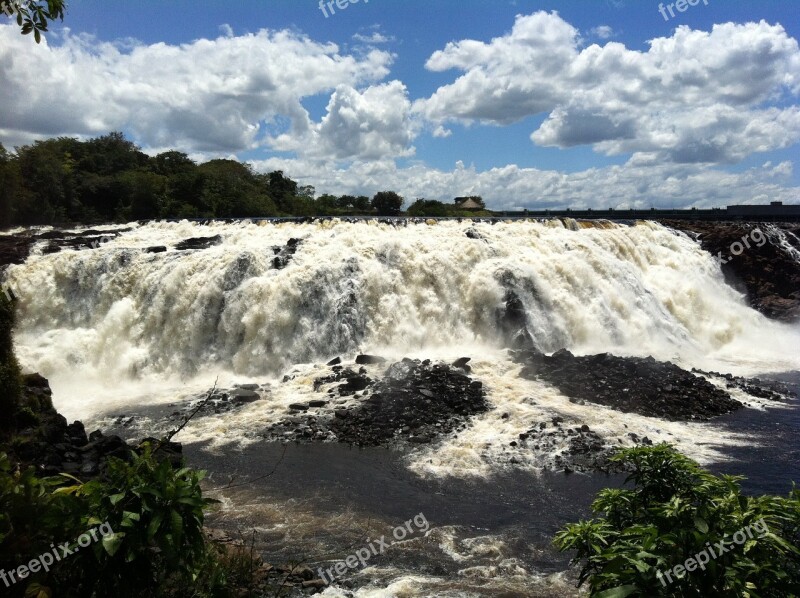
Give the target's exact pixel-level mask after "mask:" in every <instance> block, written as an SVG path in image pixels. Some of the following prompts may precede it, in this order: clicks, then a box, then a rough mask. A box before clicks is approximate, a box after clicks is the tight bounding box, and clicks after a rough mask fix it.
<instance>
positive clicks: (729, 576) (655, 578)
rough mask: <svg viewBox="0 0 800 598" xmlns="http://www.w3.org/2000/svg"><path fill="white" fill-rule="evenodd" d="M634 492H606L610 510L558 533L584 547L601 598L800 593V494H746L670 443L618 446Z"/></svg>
mask: <svg viewBox="0 0 800 598" xmlns="http://www.w3.org/2000/svg"><path fill="white" fill-rule="evenodd" d="M613 460H614V461H616V462H617V463H620V464H621V465H624V466H626V467H627V468H628V469H630V470H631V472H632V473H631V474H630V475H629V477H628V482H632V483H633V487H631V488H622V489H615V488H606V489H605V490H602V491H601V492H600V493H599V495H598V496H597V499H596V500H595V502H594V504H593V505H592V509H593V511H594V512H595V513H598V514H600V515H602V517H601V518H597V519H593V520H591V521H581V522H579V523H573V524H570V525H567V526H566V527H565V528H564V529H563V530H561V531H560V532H559V533H558V534H557V535H556V538H555V542H556V545H557V547H558V548H559V549H560V550H562V551H566V550H576V551H577V556H576V558H577V560H579V561H581V562H582V564H583V566H582V569H581V572H580V584H581V585H582V584H583V583H585V582H588V584H589V587H590V589H591V595H592V596H596V597H598V598H624V597H626V596H676V597H678V596H680V597H683V596H705V597H715V596H719V597H722V596H745V597H747V596H750V597H753V598H756V597H762V598H763V597H766V596H774V597H779V596H798V595H800V549H798V547H800V490H798V489H796V488H793V489H792V491H791V493H790V494H789V496H788V497H785V498H784V497H778V496H757V497H753V496H746V495H744V494H742V491H741V488H740V486H739V482H740V481H741V480H742V479H743V478H742V477H738V476H727V475H722V476H715V475H713V474H711V473H709V472H707V471H705V470H703V469H702V468H701V467H700V466H699V465H698V464H697V463H695V462H694V461H692V460H691V459H689V458H688V457H685V456H684V455H682V454H680V453H678V452H677V451H676V450H675V449H674V448H672V447H670V446H668V445H659V446H655V447H636V448H631V449H624V450H621V451H619V452H618V453H617V454H616V455H615V456H614V457H613Z"/></svg>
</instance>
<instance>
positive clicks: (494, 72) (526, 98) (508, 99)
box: [414, 12, 800, 164]
mask: <svg viewBox="0 0 800 598" xmlns="http://www.w3.org/2000/svg"><path fill="white" fill-rule="evenodd" d="M580 44H581V40H580V36H579V34H578V31H577V30H576V29H575V28H574V27H572V25H570V24H569V23H567V22H566V21H564V20H563V19H562V18H561V17H560V16H559V15H558V13H556V12H552V13H546V12H537V13H535V14H532V15H528V16H519V17H517V20H516V22H515V24H514V27H513V29H512V30H511V32H509V33H508V34H506V35H504V36H502V37H499V38H496V39H493V40H491V42H489V43H484V42H481V41H474V40H463V41H459V42H455V43H449V44H447V46H446V47H445V48H444V50H441V51H437V52H435V53H434V54H433V55H431V57H430V58H429V60H428V62H427V64H426V67H427V68H428V69H429V70H431V71H437V72H438V71H446V70H449V69H457V70H460V71H463V74H462V75H461V76H459V77H458V78H457V79H456V80H455V81H453V82H452V83H450V84H448V85H445V86H442V87H440V88H439V89H438V90H437V91H436V92H435V93H434V94H433V95H432V96H431V97H429V98H427V99H424V100H419V101H417V102H416V103H415V108H414V109H415V111H417V112H419V113H421V114H423V115H424V116H425V117H426V118H428V119H429V120H431V121H433V122H435V123H443V122H447V121H461V122H474V121H478V122H482V123H486V124H494V125H505V124H509V123H512V122H515V121H519V120H522V119H523V118H526V117H528V116H532V115H536V114H547V118H546V119H545V121H544V122H543V123H542V125H541V126H540V127H539V129H537V130H536V131H534V132H533V134H532V135H531V139H532V140H533V142H534V143H537V144H539V145H542V146H551V147H559V148H567V147H573V146H576V145H594V147H595V149H596V150H597V151H600V152H603V153H605V154H609V155H614V154H625V153H636V152H642V153H652V154H656V155H657V157H658V159H661V160H669V161H672V162H676V163H683V162H696V163H717V164H719V163H730V162H736V161H739V160H741V159H742V158H744V157H746V156H748V155H750V154H752V153H754V152H762V151H769V150H774V149H784V148H787V147H789V146H791V145H793V144H795V143H797V142H798V141H800V106H798V105H797V97H798V96H800V49H798V44H797V41H796V40H794V39H792V38H790V37H789V36H788V35H787V33H786V31H785V30H784V29H783V27H781V26H780V25H769V24H767V23H765V22H763V21H762V22H760V23H747V24H744V25H737V24H732V23H728V24H723V25H716V26H714V28H713V30H712V31H711V32H703V31H693V30H691V29H689V28H688V27H685V26H682V27H679V28H677V29H676V30H675V33H674V34H673V36H672V37H669V38H658V39H655V40H652V41H651V42H650V49H649V50H648V51H647V52H640V51H636V50H629V49H628V48H626V47H625V46H624V45H622V44H620V43H614V42H612V43H608V44H606V45H604V46H599V45H596V44H593V45H591V46H589V47H586V48H584V49H580ZM792 102H794V104H792ZM787 103H788V104H789V105H788V106H787Z"/></svg>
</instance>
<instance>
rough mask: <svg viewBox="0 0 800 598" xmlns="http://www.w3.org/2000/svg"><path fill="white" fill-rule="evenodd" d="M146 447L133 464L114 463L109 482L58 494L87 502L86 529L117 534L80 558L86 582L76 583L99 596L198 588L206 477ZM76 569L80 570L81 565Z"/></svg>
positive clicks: (207, 502) (202, 561)
mask: <svg viewBox="0 0 800 598" xmlns="http://www.w3.org/2000/svg"><path fill="white" fill-rule="evenodd" d="M157 456H158V455H157V453H156V454H155V455H154V453H153V447H151V446H149V445H147V446H146V447H145V451H144V453H143V454H142V455H136V454H133V455H132V459H131V462H130V463H127V462H125V461H122V460H120V459H111V460H109V463H108V470H107V472H106V478H107V480H106V481H102V482H101V481H92V482H88V483H86V484H81V485H75V486H70V487H65V488H60V489H58V490H56V492H57V493H64V494H72V495H74V496H76V497H79V498H80V499H82V500H85V501H86V503H87V505H86V510H85V511H84V513H83V514H82V515H81V517H80V521H81V527H82V529H90V528H92V527H95V526H98V525H100V524H104V523H105V524H107V525H108V526H109V527H110V528H111V529H112V530H113V532H114V533H113V534H109V535H108V536H106V537H104V538H103V541H102V544H97V545H95V546H94V547H93V551H91V552H84V553H82V554H81V555H78V556H79V558H80V559H81V561H82V562H81V563H80V566H79V569H80V579H73V580H72V581H73V584H71V585H77V586H80V587H81V588H83V591H84V592H88V591H89V590H91V591H94V592H96V593H97V595H101V596H111V595H113V596H136V597H139V596H150V595H153V596H157V595H169V593H170V589H176V590H180V591H179V592H178V594H179V595H180V594H182V592H183V589H185V587H186V585H187V584H188V585H189V586H194V585H195V583H194V582H195V581H196V580H197V579H198V578H199V577H200V573H201V570H202V569H203V568H204V567H205V566H207V565H208V559H209V555H208V553H207V550H206V539H205V537H204V535H203V519H204V509H206V508H207V507H208V506H209V505H210V504H212V503H214V502H215V501H213V500H211V499H207V498H203V493H202V490H201V488H200V480H201V479H202V478H203V476H204V474H203V473H202V472H198V471H195V470H193V469H190V468H183V469H180V470H177V471H176V470H175V469H173V467H172V465H171V464H170V462H169V461H168V460H167V459H161V460H159V459H158V458H157ZM76 564H77V563H76Z"/></svg>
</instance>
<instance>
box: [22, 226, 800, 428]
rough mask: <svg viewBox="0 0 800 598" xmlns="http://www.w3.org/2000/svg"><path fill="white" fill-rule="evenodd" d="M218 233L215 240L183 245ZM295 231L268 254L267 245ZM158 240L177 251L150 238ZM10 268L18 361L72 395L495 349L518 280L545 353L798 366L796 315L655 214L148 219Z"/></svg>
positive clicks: (729, 367) (737, 368)
mask: <svg viewBox="0 0 800 598" xmlns="http://www.w3.org/2000/svg"><path fill="white" fill-rule="evenodd" d="M470 229H471V230H472V231H473V232H472V233H470V236H467V234H466V233H467V231H469V230H470ZM212 235H220V236H221V238H222V241H221V243H220V244H218V245H216V246H213V247H210V248H208V249H202V250H192V251H177V250H175V249H174V246H175V244H176V243H178V242H180V241H182V240H185V239H187V238H190V237H200V236H212ZM292 238H294V239H300V240H301V243H300V245H299V247H298V249H297V252H296V253H295V255H294V256H293V258H292V259H291V261H290V262H289V264H288V265H287V266H286V267H285V268H283V269H275V268H274V267H273V259H274V251H273V247H282V246H285V245H286V244H287V242H288V241H289V240H290V239H292ZM155 245H164V246H167V247H168V251H166V252H164V253H147V252H145V251H144V250H145V249H146V248H147V247H150V246H155ZM7 282H8V283H9V284H10V285H11V286H12V287H13V288H14V289H15V290H16V294H17V295H18V296H19V299H20V309H19V314H18V326H17V333H16V342H17V346H18V351H19V354H20V357H21V360H22V362H23V365H25V366H26V367H28V368H30V369H32V370H36V371H40V372H41V373H43V374H44V375H45V376H47V377H48V378H51V380H52V382H53V384H54V386H55V388H56V391H57V396H58V397H60V399H59V400H60V401H61V404H60V406H61V407H62V408H64V406H65V404H67V405H69V404H71V403H72V402H79V403H81V404H83V403H85V399H84V397H85V396H86V394H87V393H88V394H92V396H95V397H98V396H99V397H100V398H98V399H97V400H98V401H100V400H101V399H102V397H103V395H108V394H109V392H108V389H109V388H110V387H113V388H114V389H115V390H114V392H115V393H116V394H119V389H121V388H123V387H126V388H129V389H130V388H134V387H136V388H138V389H139V391H140V394H144V389H145V388H146V389H148V390H149V389H152V388H157V387H158V384H163V383H164V382H165V381H166V380H167V379H171V380H173V381H180V380H190V379H193V378H196V377H200V378H202V379H203V380H204V383H208V382H209V378H210V380H212V381H213V379H214V376H216V375H217V374H220V373H228V374H230V375H234V376H240V377H248V378H252V377H267V376H275V375H278V374H281V373H283V372H284V371H285V370H286V369H287V368H289V367H291V366H293V365H294V364H299V363H312V362H321V361H326V360H327V359H329V358H331V357H333V356H335V355H338V354H353V353H355V352H358V351H362V352H376V353H380V354H384V355H386V356H388V357H397V358H399V357H402V356H404V355H407V354H415V355H426V356H428V357H434V358H435V357H437V356H446V357H450V356H455V357H458V356H460V355H473V356H476V357H477V356H479V355H484V356H485V355H488V354H489V353H490V352H492V351H495V352H496V351H497V348H498V347H499V346H500V339H499V334H498V325H497V315H498V311H499V310H500V311H501V310H502V309H503V308H504V300H505V297H506V296H507V292H508V291H509V290H512V291H513V292H514V293H516V295H517V296H518V297H519V298H520V300H521V302H522V304H523V305H524V308H525V312H526V316H527V321H528V328H529V330H530V331H531V333H532V335H533V336H534V338H535V341H536V342H537V344H538V345H539V346H540V348H542V349H543V350H545V351H554V350H557V349H560V348H562V347H566V348H568V349H570V350H571V351H573V352H575V353H594V352H604V351H611V352H614V353H617V354H623V355H640V356H646V355H653V356H654V357H656V358H659V359H664V360H672V361H676V362H678V363H680V364H682V365H684V366H687V367H689V366H698V367H703V368H707V369H708V368H716V369H721V370H724V371H734V372H740V373H752V372H755V371H780V370H798V369H800V357H798V355H797V351H796V348H797V346H800V344H799V343H798V339H800V334H798V331H797V329H796V328H792V327H790V326H788V325H783V324H778V323H774V322H771V321H769V320H767V319H766V318H765V317H763V316H761V315H760V314H759V313H757V312H756V311H754V310H752V309H750V308H749V307H747V306H746V305H745V303H744V301H743V299H742V297H741V296H740V295H739V294H738V293H737V292H736V291H734V290H733V289H731V288H730V287H729V286H727V285H726V284H725V282H724V281H723V277H722V274H721V272H720V269H719V265H718V264H717V263H716V262H715V260H714V259H713V258H712V257H711V256H710V255H709V254H707V253H705V252H703V251H702V250H701V249H700V248H699V246H698V245H697V244H696V243H695V242H693V241H692V240H690V239H689V238H687V237H685V236H684V235H680V234H676V233H674V232H673V231H671V230H669V229H667V228H665V227H663V226H660V225H658V224H654V223H638V224H636V225H635V226H625V225H616V224H611V223H608V222H600V223H577V222H574V221H566V223H562V222H561V221H557V220H554V221H548V222H522V221H515V222H505V223H497V224H489V223H470V222H463V223H458V222H454V221H446V222H438V223H435V224H434V223H429V224H423V223H419V224H412V223H404V222H401V223H399V224H398V226H392V225H389V224H385V223H380V222H377V221H362V222H356V223H349V222H339V221H319V222H314V223H308V224H295V223H272V222H260V223H239V224H222V223H218V224H210V225H200V224H194V223H188V222H180V223H150V224H146V225H142V226H137V225H133V228H132V230H130V231H128V232H125V233H123V234H121V235H120V236H119V237H117V238H116V239H114V240H112V241H110V242H108V243H105V244H103V245H101V246H100V247H98V248H97V249H92V250H82V251H72V250H65V251H62V252H60V253H56V254H50V255H42V254H41V253H38V254H37V252H36V251H34V255H32V256H31V257H30V258H29V259H28V260H27V262H26V263H25V264H23V265H19V266H12V267H10V268H9V270H8V272H7ZM103 389H106V390H105V391H103ZM98 393H99V395H98ZM134 394H136V393H135V392H133V391H131V392H129V395H130V396H131V397H132V396H133V395H134ZM67 411H69V407H68V406H67ZM80 413H81V415H84V414H85V412H84V411H81V412H80Z"/></svg>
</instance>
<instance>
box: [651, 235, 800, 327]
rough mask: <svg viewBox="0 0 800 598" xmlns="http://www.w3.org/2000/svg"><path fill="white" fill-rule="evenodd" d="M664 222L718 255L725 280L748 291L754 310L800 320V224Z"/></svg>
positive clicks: (785, 320) (775, 316)
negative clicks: (793, 252)
mask: <svg viewBox="0 0 800 598" xmlns="http://www.w3.org/2000/svg"><path fill="white" fill-rule="evenodd" d="M664 224H665V225H667V226H669V227H671V228H673V229H675V230H680V231H683V232H685V233H687V234H689V235H690V236H691V237H692V238H694V239H696V240H697V241H698V242H699V243H700V245H701V246H702V248H703V249H705V250H706V251H708V252H709V253H711V254H712V255H714V256H716V257H717V258H718V259H719V261H720V264H721V266H722V272H723V274H724V275H725V279H726V280H727V281H728V283H729V284H731V285H732V286H734V287H735V288H737V289H739V290H741V291H742V292H744V293H745V294H746V295H747V300H748V302H749V303H750V306H751V307H753V309H757V310H758V311H760V312H761V313H763V314H764V315H766V316H767V317H769V318H773V319H776V320H781V321H784V322H793V321H797V320H798V319H800V259H798V256H800V224H759V223H754V222H682V221H668V222H665V223H664ZM790 248H793V249H794V250H795V252H796V253H795V254H794V255H792V251H791V249H790Z"/></svg>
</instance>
